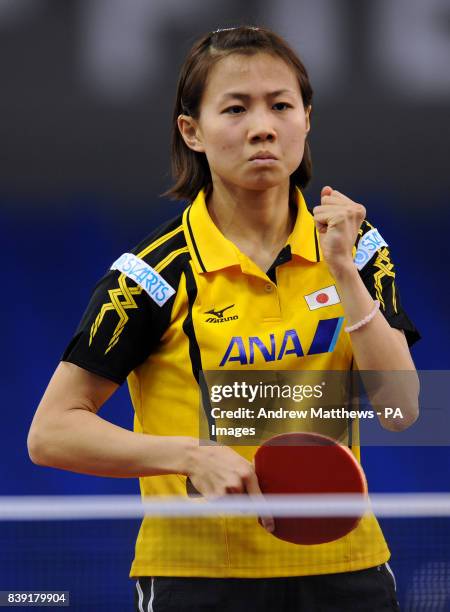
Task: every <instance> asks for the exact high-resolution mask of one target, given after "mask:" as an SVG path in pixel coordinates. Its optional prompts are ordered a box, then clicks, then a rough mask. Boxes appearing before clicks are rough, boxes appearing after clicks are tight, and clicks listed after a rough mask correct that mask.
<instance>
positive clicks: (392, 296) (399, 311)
mask: <svg viewBox="0 0 450 612" xmlns="http://www.w3.org/2000/svg"><path fill="white" fill-rule="evenodd" d="M355 248H356V251H355V257H354V259H355V263H356V265H357V267H358V269H359V273H360V275H361V278H362V280H363V282H364V284H365V286H366V287H367V290H368V291H369V293H370V295H371V296H372V297H373V299H374V300H379V302H380V309H381V312H382V313H383V314H384V316H385V318H386V320H387V321H388V323H389V324H390V325H391V327H395V328H396V329H402V330H404V332H405V336H406V340H407V342H408V345H409V346H412V345H413V344H414V343H415V342H417V340H420V338H421V336H420V333H419V331H418V329H417V328H416V326H415V325H414V323H413V322H412V321H411V319H410V318H409V316H408V315H407V313H406V311H405V309H404V308H403V305H402V302H401V298H400V292H399V289H398V284H397V277H396V270H395V266H394V263H393V261H392V258H391V251H390V249H389V246H388V244H387V243H386V242H385V241H384V240H383V238H382V237H381V235H380V233H379V232H378V230H377V229H376V228H374V227H373V226H372V225H371V224H370V223H369V222H368V221H367V220H365V221H363V223H362V225H361V228H360V230H359V234H358V239H357V241H356V244H355Z"/></svg>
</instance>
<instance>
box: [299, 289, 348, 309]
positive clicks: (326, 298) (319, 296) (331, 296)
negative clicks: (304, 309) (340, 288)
mask: <svg viewBox="0 0 450 612" xmlns="http://www.w3.org/2000/svg"><path fill="white" fill-rule="evenodd" d="M305 300H306V303H307V304H308V308H309V309H310V310H316V309H317V308H324V307H325V306H333V304H339V302H340V301H341V299H340V297H339V294H338V292H337V290H336V287H335V285H330V286H329V287H324V288H323V289H319V290H318V291H314V293H310V294H309V295H305Z"/></svg>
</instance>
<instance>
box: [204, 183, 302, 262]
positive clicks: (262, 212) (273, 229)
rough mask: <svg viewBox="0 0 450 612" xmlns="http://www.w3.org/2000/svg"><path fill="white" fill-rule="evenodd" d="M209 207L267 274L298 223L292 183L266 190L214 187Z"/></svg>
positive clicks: (226, 233) (221, 227) (221, 226)
mask: <svg viewBox="0 0 450 612" xmlns="http://www.w3.org/2000/svg"><path fill="white" fill-rule="evenodd" d="M207 206H208V210H209V214H210V216H211V218H212V220H213V221H214V223H215V224H216V226H217V227H218V228H219V230H220V231H221V232H222V234H223V235H224V236H225V237H226V238H228V239H229V240H231V241H232V242H233V243H234V244H235V245H236V246H237V247H238V248H239V249H240V250H241V251H242V252H243V253H245V254H246V255H248V256H249V257H250V258H251V259H253V260H254V261H255V263H257V264H258V265H259V266H260V267H261V268H262V269H263V270H264V271H265V270H267V268H268V267H269V266H270V264H271V263H272V262H273V260H274V259H275V257H276V256H277V255H278V253H279V251H280V250H281V248H282V247H283V246H284V244H285V243H286V240H287V238H288V236H289V234H290V233H291V231H292V228H293V226H294V223H295V214H296V211H295V210H293V209H292V208H291V207H290V206H289V183H288V184H286V185H283V186H277V187H274V188H272V189H268V190H266V191H249V190H245V191H244V190H230V189H228V188H225V187H224V186H223V185H218V186H214V189H213V190H212V191H210V192H209V195H207ZM267 262H269V263H267Z"/></svg>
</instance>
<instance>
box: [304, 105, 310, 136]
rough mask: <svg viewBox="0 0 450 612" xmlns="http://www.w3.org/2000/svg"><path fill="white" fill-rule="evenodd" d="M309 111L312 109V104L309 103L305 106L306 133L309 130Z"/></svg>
mask: <svg viewBox="0 0 450 612" xmlns="http://www.w3.org/2000/svg"><path fill="white" fill-rule="evenodd" d="M311 111H312V106H311V104H310V105H309V106H307V107H306V109H305V118H306V133H308V132H309V130H310V129H311Z"/></svg>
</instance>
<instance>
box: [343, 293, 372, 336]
mask: <svg viewBox="0 0 450 612" xmlns="http://www.w3.org/2000/svg"><path fill="white" fill-rule="evenodd" d="M374 304H375V306H374V309H373V310H372V312H370V313H369V314H368V315H367V317H364V319H361V321H358V323H355V324H354V325H350V326H349V327H344V331H345V332H353V331H355V330H357V329H359V328H360V327H362V326H363V325H365V324H366V323H368V322H369V321H371V320H372V319H373V318H374V316H375V315H376V314H377V310H378V309H379V307H380V302H379V301H378V300H374Z"/></svg>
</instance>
